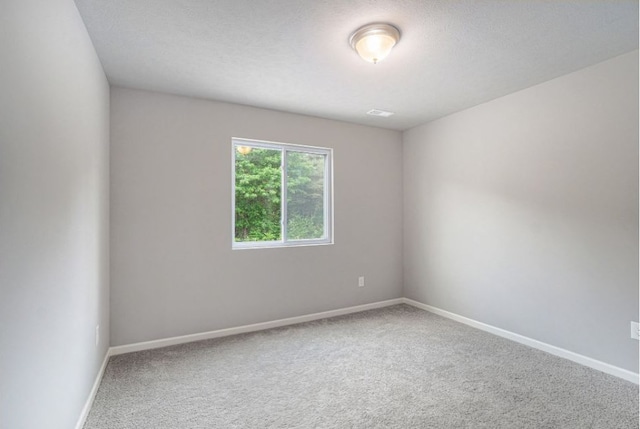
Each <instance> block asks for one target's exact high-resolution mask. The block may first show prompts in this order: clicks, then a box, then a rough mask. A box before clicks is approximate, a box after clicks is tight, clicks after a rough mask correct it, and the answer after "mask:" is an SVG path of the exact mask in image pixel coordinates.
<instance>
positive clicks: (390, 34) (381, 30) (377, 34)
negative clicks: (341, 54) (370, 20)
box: [349, 23, 400, 64]
mask: <svg viewBox="0 0 640 429" xmlns="http://www.w3.org/2000/svg"><path fill="white" fill-rule="evenodd" d="M398 41H400V30H398V29H397V28H396V27H394V26H393V25H391V24H385V23H376V24H368V25H365V26H364V27H360V28H359V29H357V30H356V32H355V33H353V34H352V35H351V38H349V44H350V45H351V47H352V48H353V49H354V50H355V51H356V52H357V53H358V55H360V57H362V59H363V60H365V61H369V62H370V63H374V64H377V63H378V62H379V61H382V60H383V59H384V58H385V57H386V56H387V55H389V52H391V49H392V48H393V47H394V46H395V45H396V43H398Z"/></svg>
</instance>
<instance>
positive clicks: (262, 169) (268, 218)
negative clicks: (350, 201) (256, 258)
mask: <svg viewBox="0 0 640 429" xmlns="http://www.w3.org/2000/svg"><path fill="white" fill-rule="evenodd" d="M232 143H233V178H232V179H233V180H232V183H233V192H232V195H233V248H255V247H281V246H301V245H312V244H330V243H332V242H333V235H332V221H333V209H332V195H331V191H332V186H331V178H332V171H331V168H332V160H331V155H332V150H331V149H325V148H318V147H310V146H299V145H290V144H283V143H271V142H262V141H255V140H245V139H239V138H234V139H233V140H232Z"/></svg>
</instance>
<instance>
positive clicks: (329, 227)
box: [231, 137, 333, 249]
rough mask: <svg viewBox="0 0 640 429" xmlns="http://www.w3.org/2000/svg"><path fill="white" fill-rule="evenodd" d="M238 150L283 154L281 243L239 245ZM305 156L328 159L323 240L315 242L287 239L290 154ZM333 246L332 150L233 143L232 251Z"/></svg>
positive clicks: (244, 141) (237, 140) (242, 141)
mask: <svg viewBox="0 0 640 429" xmlns="http://www.w3.org/2000/svg"><path fill="white" fill-rule="evenodd" d="M238 146H249V147H252V148H258V149H273V150H279V151H281V152H282V157H281V163H280V172H281V173H280V178H281V180H282V182H281V183H282V184H281V195H280V204H281V207H280V225H281V226H280V227H281V228H282V229H281V231H282V234H281V236H282V239H281V240H274V241H240V242H237V241H236V233H235V231H236V156H237V155H238V151H237V150H236V148H237V147H238ZM288 151H291V152H303V153H312V154H321V155H325V156H326V162H325V165H324V236H323V237H322V238H313V239H295V240H294V239H287V186H286V185H287V182H286V181H287V152H288ZM327 244H333V149H331V148H324V147H317V146H305V145H298V144H290V143H277V142H270V141H264V140H250V139H245V138H239V137H233V138H232V139H231V247H232V249H263V248H277V247H295V246H318V245H327Z"/></svg>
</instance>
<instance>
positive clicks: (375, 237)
mask: <svg viewBox="0 0 640 429" xmlns="http://www.w3.org/2000/svg"><path fill="white" fill-rule="evenodd" d="M111 121H112V122H111V144H112V146H111V221H112V223H111V246H112V253H111V255H112V266H111V310H112V312H111V321H112V323H111V328H112V332H111V342H112V345H114V346H117V345H122V344H129V343H134V342H139V341H146V340H153V339H159V338H166V337H171V336H176V335H184V334H193V333H197V332H205V331H209V330H215V329H221V328H227V327H232V326H239V325H244V324H250V323H256V322H263V321H269V320H274V319H279V318H285V317H292V316H297V315H303V314H308V313H314V312H319V311H324V310H331V309H336V308H340V307H347V306H352V305H358V304H364V303H369V302H374V301H380V300H385V299H390V298H398V297H400V296H402V213H401V210H400V208H401V206H402V170H401V167H402V148H401V134H400V133H399V132H396V131H388V130H383V129H378V128H371V127H365V126H358V125H352V124H347V123H342V122H336V121H330V120H324V119H318V118H312V117H307V116H300V115H293V114H286V113H280V112H274V111H269V110H261V109H256V108H251V107H245V106H238V105H231V104H224V103H217V102H211V101H204V100H198V99H193V98H186V97H178V96H171V95H164V94H159V93H153V92H145V91H138V90H130V89H123V88H112V91H111ZM232 137H245V138H252V139H261V140H270V141H276V142H284V143H297V144H303V145H313V146H324V147H331V148H333V149H334V185H335V196H334V197H335V198H334V201H335V225H334V226H335V228H334V229H335V244H334V245H328V246H314V247H297V248H279V249H252V250H246V249H245V250H231V150H232V148H231V138H232ZM359 275H364V276H366V286H365V287H364V288H358V287H357V278H358V276H359Z"/></svg>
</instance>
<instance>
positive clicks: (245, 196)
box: [235, 145, 282, 242]
mask: <svg viewBox="0 0 640 429" xmlns="http://www.w3.org/2000/svg"><path fill="white" fill-rule="evenodd" d="M235 150H236V152H235V175H236V184H235V185H236V195H235V198H236V207H235V213H236V214H235V216H236V218H235V227H236V229H235V241H236V242H238V241H278V240H281V239H282V228H281V225H280V214H281V195H282V189H281V187H282V186H281V182H282V179H281V173H280V165H281V159H282V152H281V151H280V150H277V149H263V148H257V147H250V146H240V145H238V146H235Z"/></svg>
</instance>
